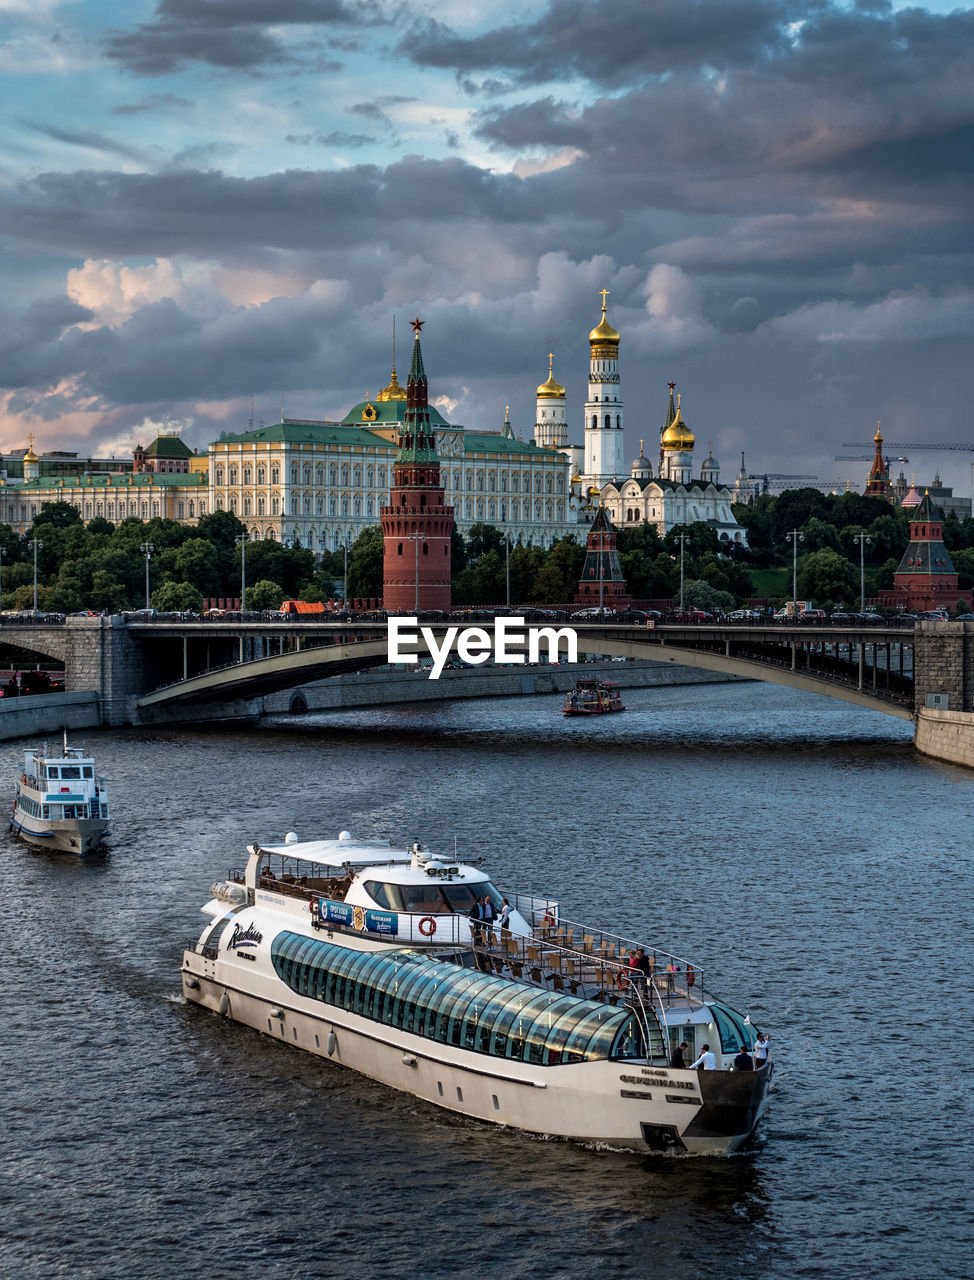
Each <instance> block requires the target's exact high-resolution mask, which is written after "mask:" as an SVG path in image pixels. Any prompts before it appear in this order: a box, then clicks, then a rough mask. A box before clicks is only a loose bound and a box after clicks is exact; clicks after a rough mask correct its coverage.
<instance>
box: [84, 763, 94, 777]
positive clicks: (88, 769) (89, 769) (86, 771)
mask: <svg viewBox="0 0 974 1280" xmlns="http://www.w3.org/2000/svg"><path fill="white" fill-rule="evenodd" d="M81 767H82V769H83V770H84V776H85V777H86V778H93V777H94V776H95V775H94V773H93V771H92V767H91V765H90V764H85V765H82V766H81Z"/></svg>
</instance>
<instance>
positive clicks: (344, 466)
mask: <svg viewBox="0 0 974 1280" xmlns="http://www.w3.org/2000/svg"><path fill="white" fill-rule="evenodd" d="M342 484H343V485H347V484H348V463H347V462H343V463H342Z"/></svg>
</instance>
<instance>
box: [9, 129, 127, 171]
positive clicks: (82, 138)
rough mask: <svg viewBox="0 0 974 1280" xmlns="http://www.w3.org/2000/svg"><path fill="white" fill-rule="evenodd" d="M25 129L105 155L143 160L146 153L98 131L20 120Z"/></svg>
mask: <svg viewBox="0 0 974 1280" xmlns="http://www.w3.org/2000/svg"><path fill="white" fill-rule="evenodd" d="M20 123H21V124H22V125H23V127H24V128H25V129H30V130H31V132H33V133H41V134H43V135H44V137H46V138H52V139H53V140H54V141H55V142H66V143H67V144H68V145H69V146H72V147H84V148H85V150H87V151H103V152H104V153H105V154H106V155H113V156H121V157H122V158H123V159H125V160H138V161H141V162H144V161H145V159H146V154H145V152H144V151H141V150H139V148H138V147H130V146H127V145H126V144H125V143H124V142H116V141H115V140H114V139H113V138H106V137H103V136H102V135H101V134H100V133H89V132H88V131H86V130H81V129H64V128H61V127H60V126H58V125H53V124H44V123H42V122H41V121H39V120H21V122H20Z"/></svg>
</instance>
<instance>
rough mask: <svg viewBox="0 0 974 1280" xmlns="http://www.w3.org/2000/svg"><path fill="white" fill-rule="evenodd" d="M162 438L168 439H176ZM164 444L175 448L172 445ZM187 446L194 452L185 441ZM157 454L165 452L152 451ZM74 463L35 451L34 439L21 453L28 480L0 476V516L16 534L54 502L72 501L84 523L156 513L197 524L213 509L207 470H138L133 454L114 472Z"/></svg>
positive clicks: (117, 464) (144, 517)
mask: <svg viewBox="0 0 974 1280" xmlns="http://www.w3.org/2000/svg"><path fill="white" fill-rule="evenodd" d="M161 439H164V440H165V441H167V442H168V441H169V440H171V437H161ZM156 443H157V442H156V441H153V444H152V445H150V446H149V449H146V450H144V451H143V452H144V453H145V454H146V455H148V454H149V450H151V449H153V446H154V445H155V444H156ZM179 443H180V444H181V445H182V442H181V441H180V442H179ZM163 447H164V448H168V447H171V446H170V445H169V444H168V443H167V444H166V445H164V446H163ZM182 448H183V449H186V450H187V453H189V452H191V451H190V450H189V449H188V448H187V446H186V445H182ZM152 456H153V457H154V458H155V457H157V456H160V457H162V458H164V457H165V456H166V455H165V454H162V455H157V454H156V453H155V452H153V455H152ZM101 461H103V462H104V461H107V460H104V459H102V460H101ZM74 462H75V455H73V454H43V455H38V454H36V453H35V452H34V448H33V438H31V445H30V447H29V448H28V449H27V451H26V452H25V453H24V454H23V455H22V470H23V477H24V478H23V479H18V480H13V479H11V478H10V477H9V474H8V475H7V477H6V478H0V520H2V521H4V523H6V524H9V525H10V527H11V528H12V529H14V530H16V532H17V533H24V532H26V530H27V529H28V528H29V527H30V524H31V522H32V521H33V520H34V519H35V517H36V516H38V515H39V514H40V510H41V507H43V506H44V505H45V503H53V502H67V503H68V504H69V505H71V506H72V507H74V508H75V510H76V511H77V512H78V514H79V515H80V517H81V519H82V521H83V522H84V523H85V524H87V523H88V521H89V520H93V519H95V518H101V519H104V520H108V521H109V522H110V523H112V524H118V523H120V522H121V521H122V520H126V519H129V518H133V519H136V520H152V519H154V518H156V517H159V518H161V519H166V520H177V521H179V522H180V523H181V524H195V523H196V521H197V520H198V519H199V518H200V516H205V515H206V513H207V510H208V509H209V508H208V502H209V498H208V494H207V479H208V478H207V475H206V472H205V471H196V472H193V473H190V472H189V471H187V470H184V471H179V472H175V471H174V472H168V471H166V472H162V473H156V472H155V471H151V470H150V471H145V472H141V473H137V472H136V471H135V470H134V465H135V464H134V458H133V461H132V462H129V461H127V460H126V461H116V460H115V459H111V466H112V467H113V468H115V469H114V470H111V471H105V470H101V469H95V468H93V467H92V466H91V465H90V464H91V462H92V459H77V465H69V464H72V463H74ZM45 463H47V464H48V465H47V466H45ZM52 464H53V473H52ZM81 464H84V465H83V466H82V465H81Z"/></svg>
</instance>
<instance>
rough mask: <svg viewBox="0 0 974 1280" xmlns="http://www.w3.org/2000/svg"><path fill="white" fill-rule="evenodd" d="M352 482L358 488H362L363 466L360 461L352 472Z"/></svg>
mask: <svg viewBox="0 0 974 1280" xmlns="http://www.w3.org/2000/svg"><path fill="white" fill-rule="evenodd" d="M352 484H353V485H354V486H355V488H356V489H361V487H362V467H361V464H359V463H356V465H355V469H354V470H353V472H352Z"/></svg>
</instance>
